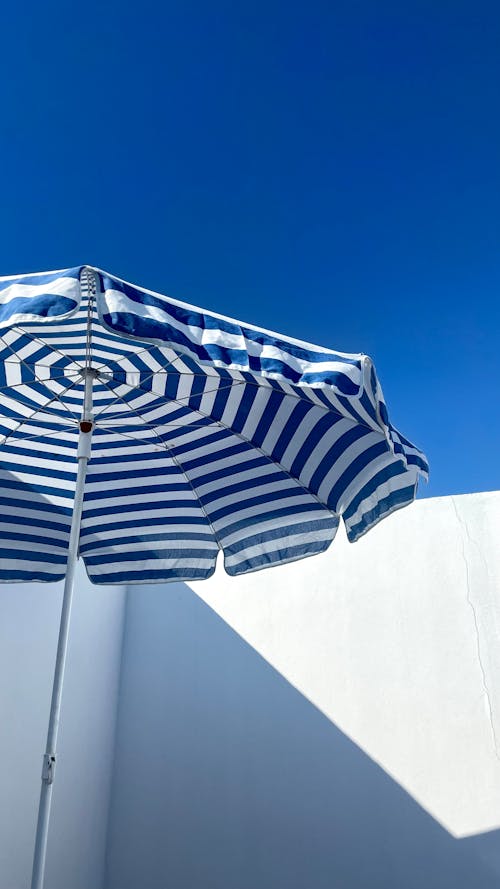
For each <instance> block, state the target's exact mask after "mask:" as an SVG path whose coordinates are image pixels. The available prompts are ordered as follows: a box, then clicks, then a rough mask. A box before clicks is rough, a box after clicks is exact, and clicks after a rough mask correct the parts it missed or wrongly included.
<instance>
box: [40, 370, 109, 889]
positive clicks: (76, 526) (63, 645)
mask: <svg viewBox="0 0 500 889" xmlns="http://www.w3.org/2000/svg"><path fill="white" fill-rule="evenodd" d="M84 376H85V397H84V408H83V416H82V420H81V422H80V434H79V439H78V471H77V476H76V489H75V499H74V503H73V515H72V517H71V531H70V537H69V546H68V563H67V567H66V578H65V581H64V593H63V603H62V611H61V622H60V626H59V640H58V643H57V655H56V665H55V670H54V684H53V686H52V701H51V705H50V718H49V728H48V732H47V746H46V749H45V754H44V757H43V767H42V789H41V792H40V803H39V807H38V822H37V828H36V839H35V852H34V856H33V871H32V877H31V889H43V883H44V874H45V857H46V852H47V838H48V833H49V818H50V807H51V803H52V784H53V781H54V774H55V768H56V747H57V734H58V730H59V717H60V713H61V696H62V687H63V679H64V667H65V664H66V652H67V648H68V631H69V622H70V616H71V605H72V599H73V588H74V581H75V568H76V562H77V559H78V545H79V541H80V524H81V519H82V509H83V495H84V489H85V477H86V474H87V463H88V461H89V457H90V450H91V439H92V426H93V422H92V380H93V377H94V372H93V371H92V370H91V369H90V368H89V369H86V370H85V371H84Z"/></svg>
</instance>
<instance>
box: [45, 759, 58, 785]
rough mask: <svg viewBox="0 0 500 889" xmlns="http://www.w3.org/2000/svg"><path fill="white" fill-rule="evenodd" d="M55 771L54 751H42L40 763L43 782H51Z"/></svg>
mask: <svg viewBox="0 0 500 889" xmlns="http://www.w3.org/2000/svg"><path fill="white" fill-rule="evenodd" d="M55 771H56V756H55V753H44V756H43V765H42V781H43V782H44V784H52V782H53V781H54V775H55Z"/></svg>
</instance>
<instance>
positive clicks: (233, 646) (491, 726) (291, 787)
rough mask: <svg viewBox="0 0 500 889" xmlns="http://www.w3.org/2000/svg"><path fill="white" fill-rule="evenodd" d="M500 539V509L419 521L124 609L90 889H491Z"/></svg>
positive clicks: (147, 594) (485, 498) (461, 500)
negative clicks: (110, 771)
mask: <svg viewBox="0 0 500 889" xmlns="http://www.w3.org/2000/svg"><path fill="white" fill-rule="evenodd" d="M499 539H500V494H499V493H489V494H477V495H467V496H460V497H447V498H439V499H435V500H423V501H419V502H417V503H416V504H414V505H413V506H412V507H411V508H409V509H406V510H402V511H401V512H398V513H396V514H394V515H393V516H391V517H390V518H388V519H387V520H385V521H384V522H382V523H381V524H380V525H379V526H378V527H377V528H375V529H374V530H373V531H372V532H370V534H368V535H367V536H366V537H365V538H363V539H362V540H361V541H359V542H358V543H357V544H355V545H350V544H348V543H347V541H346V539H345V537H344V536H343V533H341V532H339V535H338V538H337V540H336V541H335V542H334V544H333V546H332V547H331V549H330V550H329V551H328V552H327V553H325V554H323V555H321V556H318V557H316V558H313V559H306V560H304V561H302V562H300V563H292V564H290V565H286V566H283V567H281V568H275V569H273V570H269V571H261V572H258V573H256V574H254V575H250V576H247V577H243V578H240V579H238V580H234V579H231V578H228V577H227V576H226V575H225V574H224V573H223V571H222V569H221V570H219V569H218V571H217V572H216V574H215V576H214V577H213V578H212V579H211V580H209V581H205V582H204V583H203V584H193V585H192V586H191V588H190V587H188V586H187V585H184V584H170V585H164V586H163V585H160V586H149V587H142V588H141V587H132V588H130V589H129V595H128V606H127V614H126V629H125V636H124V655H123V670H122V680H121V694H120V704H119V713H118V724H117V744H116V753H115V766H114V778H113V789H112V799H111V807H110V822H109V833H108V849H107V871H106V881H105V886H106V889H137V887H138V886H141V887H143V889H166V887H170V886H171V887H175V889H202V887H203V889H255V887H256V886H258V887H259V889H304V887H306V886H307V887H308V889H332V887H333V886H335V887H339V889H365V887H366V889H368V887H369V889H401V887H404V889H493V887H495V889H497V887H498V885H499V881H500V831H499V828H500V742H499V739H500V644H499V643H500V548H499V543H498V541H499ZM220 568H221V566H220Z"/></svg>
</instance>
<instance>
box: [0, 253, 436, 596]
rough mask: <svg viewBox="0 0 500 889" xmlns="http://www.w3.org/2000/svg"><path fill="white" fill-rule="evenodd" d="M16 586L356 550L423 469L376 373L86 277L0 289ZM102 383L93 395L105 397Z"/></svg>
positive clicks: (6, 475)
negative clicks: (73, 550) (78, 501)
mask: <svg viewBox="0 0 500 889" xmlns="http://www.w3.org/2000/svg"><path fill="white" fill-rule="evenodd" d="M0 334H1V351H0V373H1V378H0V386H1V391H2V396H1V411H0V435H1V438H0V444H1V448H0V458H1V461H0V502H1V505H2V509H1V518H0V580H3V581H12V580H40V581H56V580H59V579H61V578H62V577H63V576H64V574H65V570H66V561H67V549H68V541H69V536H70V526H71V516H72V506H73V499H74V495H75V484H76V476H77V459H76V457H77V453H78V442H79V437H81V429H80V425H81V420H82V416H83V411H84V402H85V392H86V391H87V393H88V391H89V388H90V389H91V407H90V411H89V417H88V419H89V420H90V422H91V424H92V427H91V439H92V445H91V451H90V459H89V462H88V470H87V475H86V480H85V486H84V499H83V512H82V518H81V530H80V543H79V554H80V556H81V557H82V558H83V560H84V562H85V565H86V569H87V572H88V574H89V577H90V579H91V580H92V581H94V582H95V583H123V582H126V581H131V582H136V583H137V582H139V583H142V582H151V581H161V580H174V579H175V580H199V579H202V578H205V577H208V576H210V575H211V574H212V573H213V571H214V569H215V563H216V558H217V554H218V551H219V550H222V551H223V553H224V565H225V569H226V571H227V572H228V573H229V574H231V575H238V574H242V573H245V572H249V571H254V570H256V569H259V568H263V567H267V566H271V565H276V564H280V563H284V562H288V561H290V560H293V559H299V558H302V557H304V556H310V555H313V554H315V553H319V552H322V551H323V550H325V549H326V548H327V547H328V546H329V545H330V543H331V542H332V540H333V538H334V536H335V533H336V529H337V527H338V523H339V517H340V516H342V517H343V520H344V523H345V526H346V530H347V536H348V538H349V540H351V541H355V540H357V539H358V538H359V537H360V536H361V535H362V534H364V533H365V532H366V531H368V530H369V529H370V528H371V527H372V526H373V525H375V524H376V523H377V522H378V521H379V520H380V519H381V518H383V517H384V516H386V515H388V514H389V513H391V512H393V511H394V510H395V509H398V508H400V507H402V506H405V505H406V504H407V503H409V502H410V501H411V500H412V499H413V498H414V496H415V491H416V487H417V480H418V477H419V475H423V476H425V475H426V473H427V462H426V459H425V457H424V455H423V454H422V453H421V452H420V451H419V450H418V449H417V448H415V447H414V446H413V445H412V444H411V443H410V442H409V441H408V440H407V439H405V438H404V437H403V436H402V435H401V434H400V433H399V432H397V431H396V429H395V428H394V427H393V426H392V425H391V423H390V421H389V418H388V413H387V409H386V405H385V402H384V398H383V395H382V390H381V387H380V384H379V381H378V379H377V376H376V373H375V369H374V366H373V364H372V362H371V360H370V359H369V358H368V357H367V356H366V355H347V354H343V353H340V352H335V351H333V350H331V349H326V348H320V347H318V346H313V345H310V344H308V343H303V342H299V341H297V340H294V339H290V338H288V337H285V336H281V335H277V334H273V333H270V332H269V331H265V330H262V329H259V328H257V327H253V326H250V325H248V324H243V323H241V322H239V321H235V320H232V319H229V318H225V317H223V316H220V315H217V314H215V313H213V312H208V311H204V310H202V309H198V308H194V307H193V306H189V305H186V304H185V303H182V302H179V301H177V300H174V299H170V298H167V297H165V296H161V295H159V294H155V293H152V292H150V291H147V290H143V289H140V288H139V287H136V286H132V285H131V284H128V283H126V282H124V281H121V280H120V279H118V278H116V277H113V276H112V275H110V274H108V273H107V272H103V271H100V270H97V269H92V268H90V267H88V266H82V267H79V268H74V269H67V270H64V271H57V272H50V273H41V274H37V275H28V276H19V277H16V278H3V279H0ZM89 382H90V384H91V386H90V387H89Z"/></svg>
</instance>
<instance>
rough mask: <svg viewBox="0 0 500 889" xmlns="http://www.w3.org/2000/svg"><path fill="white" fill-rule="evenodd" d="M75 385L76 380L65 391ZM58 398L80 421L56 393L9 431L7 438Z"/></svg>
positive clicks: (75, 417) (65, 408) (76, 420)
mask: <svg viewBox="0 0 500 889" xmlns="http://www.w3.org/2000/svg"><path fill="white" fill-rule="evenodd" d="M75 385H76V381H75V382H74V383H71V386H68V387H67V389H66V390H65V391H66V392H67V391H68V390H69V389H72V388H73V386H75ZM56 400H57V401H59V402H60V403H61V404H62V406H63V408H64V410H66V411H68V413H69V414H71V416H72V417H73V419H74V420H75V422H78V418H77V416H76V414H74V413H73V411H70V410H69V408H67V407H66V405H65V404H64V403H63V402H62V401H61V400H60V398H59V396H57V395H55V396H54V397H53V398H51V399H50V401H48V402H47V404H45V405H44V406H43V407H38V408H37V409H36V410H35V411H33V413H31V414H29V415H28V416H27V417H25V418H24V419H23V420H22V421H21V422H20V423H18V424H17V426H16V427H15V428H14V429H13V430H12V431H11V432H9V435H8V436H7V438H10V436H11V435H14V434H15V433H16V432H17V430H18V429H20V428H21V426H24V424H25V423H30V422H31V421H32V420H33V418H34V417H36V415H37V414H39V413H41V412H43V411H45V410H46V409H47V408H48V407H49V406H50V405H51V404H52V402H53V401H56ZM56 416H57V415H56ZM6 440H7V439H6Z"/></svg>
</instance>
